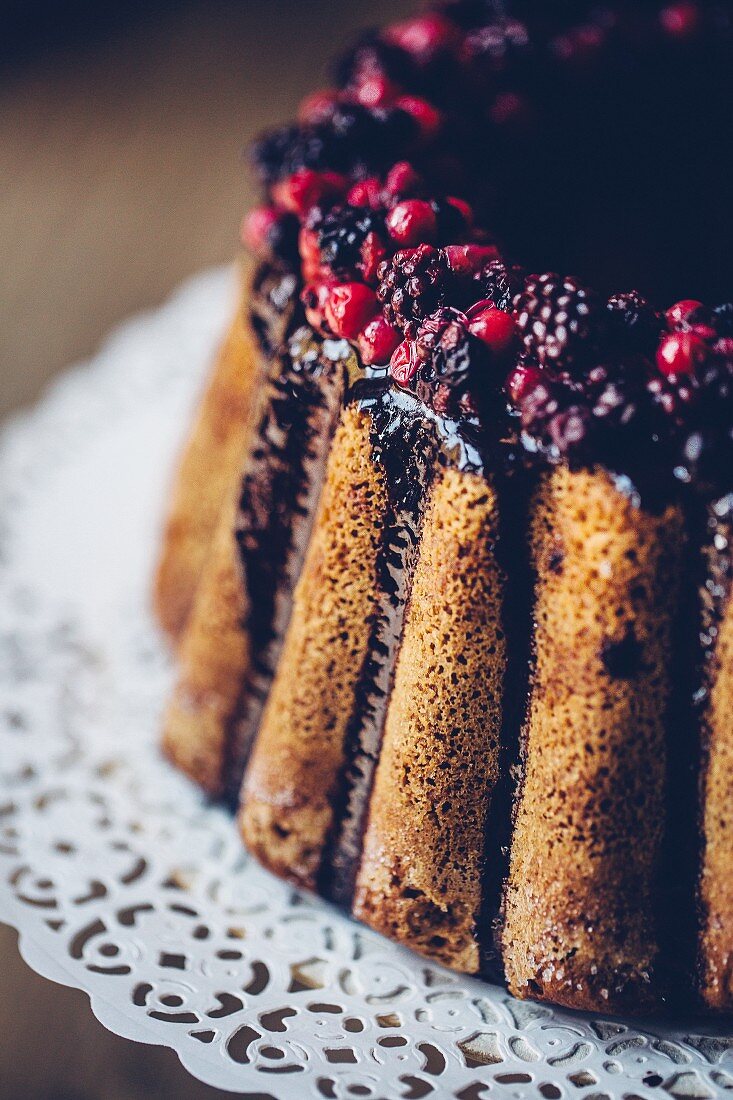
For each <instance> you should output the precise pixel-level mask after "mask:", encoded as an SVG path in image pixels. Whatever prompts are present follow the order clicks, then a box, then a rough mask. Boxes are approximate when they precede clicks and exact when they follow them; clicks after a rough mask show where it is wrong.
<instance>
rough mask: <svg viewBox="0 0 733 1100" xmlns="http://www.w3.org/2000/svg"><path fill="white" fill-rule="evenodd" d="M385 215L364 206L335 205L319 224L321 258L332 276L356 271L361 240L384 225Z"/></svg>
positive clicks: (360, 255) (346, 276)
mask: <svg viewBox="0 0 733 1100" xmlns="http://www.w3.org/2000/svg"><path fill="white" fill-rule="evenodd" d="M383 226H384V217H383V216H381V215H379V214H378V213H376V212H375V211H372V210H367V209H364V208H363V207H353V206H336V207H334V208H333V209H332V210H330V211H329V212H328V213H327V214H325V215H324V216H323V218H322V219H321V221H320V224H319V226H318V247H319V249H320V259H321V263H323V264H324V265H325V266H326V267H328V268H329V269H330V270H331V271H332V272H333V273H334V275H338V276H340V277H341V278H349V277H350V278H353V277H354V276H355V275H357V273H358V270H359V263H360V261H361V259H362V247H363V245H364V242H365V241H366V240H367V238H368V237H369V236H370V234H375V236H377V235H378V234H376V233H375V230H376V229H377V227H378V228H383Z"/></svg>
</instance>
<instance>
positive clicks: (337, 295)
mask: <svg viewBox="0 0 733 1100" xmlns="http://www.w3.org/2000/svg"><path fill="white" fill-rule="evenodd" d="M378 309H379V303H378V302H377V297H376V295H375V293H374V291H373V290H370V289H369V287H368V286H365V285H364V284H363V283H337V284H336V285H335V286H332V287H331V289H330V291H329V294H328V298H327V300H326V307H325V315H326V321H327V322H328V324H329V326H330V328H331V331H332V332H333V333H335V335H336V336H343V337H345V338H346V339H347V340H355V339H356V337H357V336H358V335H359V333H360V332H361V330H362V329H363V328H365V327H366V325H367V323H368V321H370V320H371V318H372V317H374V315H375V314H376V313H377V311H378Z"/></svg>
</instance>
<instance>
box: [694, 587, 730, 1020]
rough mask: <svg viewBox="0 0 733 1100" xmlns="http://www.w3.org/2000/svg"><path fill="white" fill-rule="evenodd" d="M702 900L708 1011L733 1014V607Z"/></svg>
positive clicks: (726, 626)
mask: <svg viewBox="0 0 733 1100" xmlns="http://www.w3.org/2000/svg"><path fill="white" fill-rule="evenodd" d="M706 726H707V737H708V745H707V753H706V756H707V760H706V767H705V772H704V775H705V782H704V795H703V821H702V826H703V842H704V849H703V858H702V873H701V878H700V899H701V902H702V910H703V926H702V935H701V942H700V963H701V989H702V996H703V999H704V1001H705V1003H706V1004H707V1005H708V1007H710V1008H713V1009H717V1010H725V1011H731V1010H733V603H731V601H730V599H728V602H727V607H726V610H725V613H724V615H723V618H722V620H721V623H720V625H719V633H718V643H717V646H716V650H715V656H714V661H713V670H712V675H711V682H710V702H709V708H708V713H707V718H706Z"/></svg>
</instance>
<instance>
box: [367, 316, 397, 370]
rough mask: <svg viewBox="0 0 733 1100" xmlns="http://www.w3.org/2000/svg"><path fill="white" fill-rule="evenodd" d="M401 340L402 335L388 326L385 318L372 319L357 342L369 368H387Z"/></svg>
mask: <svg viewBox="0 0 733 1100" xmlns="http://www.w3.org/2000/svg"><path fill="white" fill-rule="evenodd" d="M401 339H402V333H401V332H400V331H399V330H398V329H396V328H392V326H391V325H388V324H387V322H386V321H385V319H384V317H372V319H371V321H369V322H368V323H367V325H366V327H365V328H364V330H363V332H360V333H359V337H358V341H357V342H358V344H359V352H360V353H361V358H362V361H363V362H364V363H366V364H367V365H368V366H371V365H372V364H375V365H377V366H380V367H381V366H385V365H386V364H387V363H389V361H390V358H391V356H392V353H393V351H394V350H395V348H396V347H397V345H398V344H399V343H400V341H401Z"/></svg>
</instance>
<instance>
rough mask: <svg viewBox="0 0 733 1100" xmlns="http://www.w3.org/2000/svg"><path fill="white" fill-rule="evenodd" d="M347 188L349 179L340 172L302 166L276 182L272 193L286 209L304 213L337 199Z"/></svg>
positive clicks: (295, 212)
mask: <svg viewBox="0 0 733 1100" xmlns="http://www.w3.org/2000/svg"><path fill="white" fill-rule="evenodd" d="M346 188H347V181H346V179H345V177H344V176H342V175H340V174H339V173H338V172H314V171H313V169H312V168H301V169H299V170H298V171H297V172H294V173H293V174H292V176H288V177H287V178H286V179H284V180H281V181H280V182H279V183H276V184H275V185H274V186H273V188H272V195H273V198H274V199H275V201H276V202H277V203H279V204H280V206H283V207H284V208H285V209H286V210H290V211H291V212H292V213H293V214H300V215H303V214H307V213H308V211H309V210H310V209H311V208H312V207H314V206H318V204H319V203H322V202H328V201H329V200H330V201H335V200H336V199H338V198H339V197H340V196H341V195H343V193H344V192H345V190H346Z"/></svg>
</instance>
